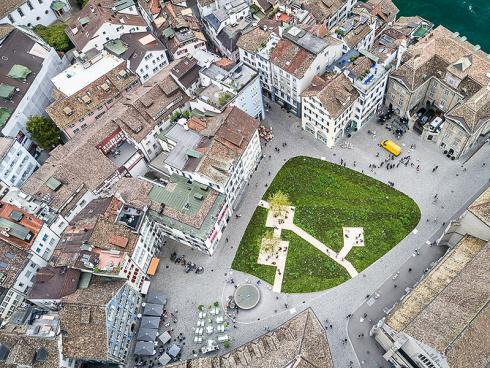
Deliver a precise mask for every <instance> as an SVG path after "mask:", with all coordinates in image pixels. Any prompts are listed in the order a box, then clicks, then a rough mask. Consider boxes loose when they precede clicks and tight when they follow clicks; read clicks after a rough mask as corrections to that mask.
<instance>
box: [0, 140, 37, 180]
mask: <svg viewBox="0 0 490 368" xmlns="http://www.w3.org/2000/svg"><path fill="white" fill-rule="evenodd" d="M38 167H39V163H38V162H37V161H36V159H35V158H34V157H33V156H32V155H31V154H30V153H29V152H28V151H27V149H25V147H24V146H22V145H21V144H20V143H19V142H17V141H14V144H13V145H12V147H11V148H10V150H9V152H8V153H7V155H6V156H5V157H4V158H3V159H2V161H0V180H3V181H4V182H5V183H6V184H7V185H9V186H13V187H20V186H21V185H22V184H23V183H24V182H25V181H26V180H27V179H28V178H29V177H30V176H31V175H32V173H33V172H34V170H35V169H36V168H38Z"/></svg>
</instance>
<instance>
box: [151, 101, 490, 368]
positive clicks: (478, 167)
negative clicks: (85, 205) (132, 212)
mask: <svg viewBox="0 0 490 368" xmlns="http://www.w3.org/2000/svg"><path fill="white" fill-rule="evenodd" d="M272 105H273V106H272V111H270V112H269V113H268V114H267V116H266V119H265V121H264V122H263V123H264V125H266V126H267V127H270V128H272V131H273V133H274V139H273V140H272V141H271V142H269V143H268V144H267V145H266V146H264V147H263V148H264V158H263V159H262V161H261V162H260V164H259V167H258V169H257V171H256V172H255V174H254V175H253V176H252V178H251V180H250V182H249V183H248V184H247V186H248V187H247V190H246V191H245V194H244V196H243V197H242V199H241V202H240V204H239V205H238V208H237V210H236V211H237V213H239V214H240V215H241V217H239V218H236V217H235V216H233V217H232V219H231V220H230V223H229V224H228V226H227V228H226V230H225V233H224V235H223V238H222V239H221V243H220V244H219V246H218V248H217V251H216V253H215V255H214V256H213V257H208V256H206V255H204V254H202V253H199V252H198V251H194V250H192V249H190V248H188V247H186V246H184V245H179V244H176V243H175V242H172V241H169V242H168V244H167V246H165V247H164V248H163V250H162V252H161V255H160V258H161V262H160V266H159V270H158V273H157V275H156V276H155V277H153V279H152V283H151V286H150V289H151V290H152V291H157V292H162V293H164V294H166V295H167V296H168V306H167V309H168V310H169V311H173V312H175V314H176V315H177V322H176V323H173V322H172V323H171V328H172V329H173V331H172V333H173V334H174V336H175V335H176V334H179V333H183V334H184V336H186V340H185V341H186V344H185V345H184V346H183V351H182V354H183V358H190V357H192V356H193V353H192V351H193V350H196V349H197V348H198V345H197V344H194V343H193V339H194V331H195V327H196V326H195V322H196V313H197V308H198V305H200V304H204V305H209V304H212V303H214V302H215V301H218V302H219V303H220V305H222V306H223V305H226V301H227V298H228V297H229V296H230V295H233V293H234V290H235V286H236V285H238V284H243V283H251V284H255V285H257V286H258V287H259V289H260V293H261V298H260V302H259V304H258V305H257V306H256V307H255V308H253V309H251V310H248V311H240V312H239V313H238V314H237V315H236V316H235V317H234V318H236V328H234V327H233V326H232V325H231V326H230V329H229V330H228V331H227V335H228V336H229V337H230V341H231V348H234V347H237V346H239V345H241V344H243V343H245V342H247V341H249V340H251V339H253V338H255V337H257V336H258V335H260V334H263V333H264V332H265V331H266V330H267V329H269V328H271V329H272V328H274V327H276V326H278V325H280V324H281V323H283V322H284V321H286V320H287V319H289V318H291V317H292V316H294V315H295V314H296V313H298V312H300V311H302V310H304V309H305V308H307V307H311V308H313V310H314V311H315V313H316V314H317V316H318V318H319V319H320V320H322V321H326V320H328V322H326V327H327V329H326V333H327V337H328V340H329V343H330V346H331V351H332V357H333V360H334V363H335V367H348V366H349V362H350V361H352V362H354V366H358V365H362V366H366V367H377V366H381V367H384V366H387V365H386V363H385V362H384V361H383V359H382V357H381V352H380V351H379V350H378V348H377V346H376V344H375V343H374V339H373V338H370V337H369V329H370V326H371V325H372V323H374V322H376V321H377V320H378V319H379V318H380V317H382V315H383V314H384V313H385V312H386V307H387V306H390V305H392V304H393V303H394V302H395V301H396V300H398V299H399V298H400V297H401V296H402V295H403V293H404V292H405V291H404V290H405V288H406V287H409V286H411V285H413V283H414V282H416V281H417V280H418V279H419V278H420V277H421V276H422V275H423V273H424V270H425V269H426V268H427V267H430V265H431V263H432V262H433V261H435V260H437V259H438V258H439V257H440V256H441V255H442V254H443V253H444V251H445V249H444V248H443V247H441V246H432V247H429V246H427V245H426V242H427V241H428V240H430V241H433V240H435V239H436V237H437V236H438V235H439V233H440V231H441V230H442V229H443V227H444V226H445V225H446V224H447V223H448V221H449V220H450V219H451V218H452V217H454V216H456V215H458V213H460V212H461V210H462V209H464V208H465V206H466V205H467V203H469V201H471V198H473V197H474V196H476V195H477V194H478V193H480V192H481V191H482V190H483V189H484V188H486V186H488V182H489V177H490V162H487V165H486V166H483V163H484V162H485V160H487V161H489V160H488V158H489V157H490V145H489V144H485V145H484V146H483V147H482V148H481V149H479V150H478V151H477V152H476V153H475V154H474V155H473V156H472V157H471V158H470V159H469V160H467V161H466V162H465V158H463V159H462V160H460V161H451V160H449V159H447V158H446V157H445V156H443V155H442V153H441V152H440V151H439V150H438V149H437V147H435V146H433V145H431V144H430V143H429V142H422V141H421V140H420V137H419V136H417V135H416V134H414V133H412V132H411V131H409V132H408V133H406V134H405V135H404V136H403V137H402V138H401V140H400V141H398V142H397V143H399V144H400V145H401V147H402V150H403V151H402V154H401V156H405V155H410V156H411V157H412V159H413V162H416V163H417V164H416V165H414V167H412V166H411V165H408V166H405V165H400V166H399V167H395V168H393V169H386V167H381V168H376V169H371V167H370V165H376V166H379V165H380V163H381V162H383V161H384V160H385V159H386V158H387V157H388V155H387V153H386V152H385V151H384V150H383V149H381V148H380V147H379V146H378V143H379V141H380V140H382V139H387V138H389V139H394V137H393V135H392V134H391V133H390V132H388V131H387V130H385V129H384V128H383V127H382V126H379V125H377V124H376V123H375V122H371V123H369V124H368V125H367V126H365V127H363V128H362V129H361V131H359V132H357V133H356V134H355V135H353V136H352V137H351V138H349V139H348V142H349V146H350V147H351V148H341V146H342V145H341V144H339V145H338V146H337V147H335V148H333V149H329V148H327V147H326V146H325V145H324V144H322V143H321V142H320V141H317V140H316V139H314V138H313V137H312V136H311V135H310V134H309V133H307V132H304V131H302V130H301V128H300V123H299V119H298V118H296V117H294V116H292V115H289V114H287V113H285V112H284V111H282V110H280V108H279V107H278V106H277V105H275V104H272ZM368 129H370V130H376V132H377V134H376V137H375V138H374V137H373V135H370V134H368V132H367V131H368ZM283 143H286V146H285V147H283V145H282V144H283ZM339 143H340V142H339ZM413 144H415V145H416V147H415V148H414V149H411V148H410V147H411V146H412V145H413ZM344 146H345V145H344ZM275 147H278V148H279V152H277V151H276V150H275V149H274V148H275ZM412 147H413V146H412ZM296 156H311V157H315V158H322V159H325V160H327V161H330V162H332V163H337V164H339V163H340V160H341V159H342V160H343V162H345V163H346V166H347V167H349V168H351V169H353V170H357V171H359V172H363V173H364V174H366V175H368V176H371V177H373V178H376V179H378V180H380V181H382V182H384V183H388V182H389V181H391V182H393V183H394V185H395V188H396V189H398V190H399V191H401V192H403V193H405V194H407V195H408V196H410V197H411V198H412V199H414V200H415V202H416V203H417V205H418V206H419V207H420V210H421V220H420V223H419V224H418V225H417V227H416V229H414V231H412V232H411V233H410V234H409V235H408V236H407V237H406V238H405V239H403V240H402V241H401V242H400V244H399V245H398V246H396V247H395V248H393V249H392V250H391V251H389V252H388V253H387V254H385V255H384V256H383V257H382V258H381V259H379V260H378V261H376V262H375V263H374V264H372V265H371V266H370V267H369V268H367V269H366V270H364V271H362V272H361V273H360V274H359V275H357V276H355V277H353V278H352V279H350V280H349V281H347V282H345V283H344V284H342V285H339V286H337V287H335V288H332V289H329V290H326V291H323V292H317V293H308V294H290V295H288V294H284V293H276V292H274V291H273V285H269V284H267V283H265V282H263V281H260V280H258V279H257V278H255V277H254V276H251V275H248V274H244V273H241V272H237V271H232V270H231V269H230V265H231V263H232V261H233V258H234V256H235V252H236V250H237V248H238V244H239V243H240V240H241V238H242V236H243V234H244V232H245V229H246V227H247V225H248V222H249V220H250V218H251V216H252V214H253V213H254V211H255V209H256V207H257V206H258V204H259V201H260V200H261V199H262V198H263V196H264V193H265V191H266V190H267V187H266V184H267V185H269V184H270V182H271V181H272V179H273V178H274V175H275V174H276V173H277V172H278V171H279V170H280V169H281V167H282V165H283V164H284V163H285V162H286V161H287V160H288V159H290V158H292V157H296ZM463 163H464V165H463ZM417 165H420V166H419V169H418V170H417V168H416V166H417ZM436 165H438V169H437V171H436V172H433V171H432V169H433V167H435V166H436ZM385 166H386V165H385ZM269 171H270V172H271V175H269ZM436 194H437V200H435V201H434V196H435V195H436ZM349 231H354V230H349ZM354 232H355V233H356V232H357V233H358V234H362V231H361V230H359V229H358V230H355V231H354ZM345 244H346V243H344V245H345ZM350 245H352V246H356V244H350ZM350 245H349V246H350ZM357 245H359V244H357ZM415 249H419V250H420V253H421V255H420V256H416V257H415V256H414V255H413V253H414V250H415ZM174 251H175V252H177V254H178V255H182V254H185V255H186V259H187V260H190V261H192V262H194V263H196V264H198V265H199V266H203V267H204V268H205V272H204V273H203V274H201V275H197V274H194V273H185V272H184V268H183V267H182V266H181V265H177V264H174V263H173V262H171V261H170V255H171V253H172V252H174ZM344 253H345V251H344V250H342V251H340V254H341V255H342V254H344ZM342 258H344V257H341V256H340V259H342ZM408 264H410V268H412V272H407V271H406V268H407V267H409V266H407V265H408ZM397 272H400V273H399V274H398V276H397V279H396V280H397V281H396V283H397V286H398V287H396V288H395V287H393V283H394V281H393V279H392V277H393V275H394V274H396V273H397ZM367 295H369V297H368V298H367ZM358 309H359V310H358ZM348 314H354V315H353V316H352V317H351V318H350V319H348V318H346V315H348ZM365 314H366V317H364V315H365ZM348 326H349V329H348ZM361 331H362V332H361ZM360 334H364V337H358V336H359V335H360ZM345 338H348V339H349V340H348V342H347V343H344V342H343V340H344V339H345ZM225 350H226V349H224V348H221V349H220V351H219V353H220V354H221V353H223V352H224V351H225ZM354 351H355V353H354ZM356 354H357V356H359V361H358V359H357V357H356ZM362 362H364V363H363V364H361V363H362Z"/></svg>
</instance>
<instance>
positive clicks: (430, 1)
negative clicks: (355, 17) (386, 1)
mask: <svg viewBox="0 0 490 368" xmlns="http://www.w3.org/2000/svg"><path fill="white" fill-rule="evenodd" d="M394 2H395V4H396V6H398V8H399V9H400V13H399V16H409V15H420V16H421V17H423V18H425V19H428V20H430V21H431V22H433V23H434V24H435V25H439V24H442V25H443V26H445V27H446V28H448V29H450V30H451V31H454V32H459V33H460V34H461V35H462V36H466V37H468V40H469V41H470V42H471V43H473V44H478V45H480V46H481V47H482V49H483V50H485V51H486V52H488V53H490V0H394Z"/></svg>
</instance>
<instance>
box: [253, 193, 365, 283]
mask: <svg viewBox="0 0 490 368" xmlns="http://www.w3.org/2000/svg"><path fill="white" fill-rule="evenodd" d="M259 206H261V207H264V208H268V209H269V208H270V206H269V203H268V202H266V201H264V200H261V201H260V202H259ZM294 210H295V208H294V207H287V208H285V209H284V212H283V213H284V214H285V215H284V216H277V215H276V216H274V214H273V213H272V211H269V213H268V215H267V221H266V224H265V226H266V227H273V228H274V237H275V238H280V236H281V229H285V230H290V231H292V232H293V233H295V234H296V235H298V236H299V237H301V238H303V239H304V240H306V241H307V242H308V243H310V244H311V245H313V246H314V247H315V248H316V249H318V250H319V251H320V252H322V253H323V254H325V255H326V256H328V257H330V258H331V259H332V260H334V261H335V262H337V263H338V264H339V265H341V266H342V267H344V268H345V269H346V270H347V272H348V273H349V275H350V277H356V276H357V275H358V272H357V270H356V269H355V268H354V266H353V265H352V264H351V263H350V262H349V261H347V260H346V259H345V256H346V255H347V254H348V253H349V250H350V249H351V248H352V246H353V245H352V244H350V243H351V242H348V245H347V246H345V245H344V248H345V250H344V248H342V251H344V252H343V253H339V254H337V253H336V252H335V251H333V250H332V249H330V248H329V247H327V246H326V245H325V244H323V243H322V242H321V241H319V240H318V239H316V238H315V237H313V236H311V235H310V234H309V233H307V232H306V231H304V230H303V229H301V228H300V227H298V226H296V225H295V224H294V223H293V218H294ZM344 229H356V231H354V230H352V237H353V238H355V236H356V232H359V230H357V229H359V228H344ZM361 229H362V228H361ZM348 231H349V230H348ZM360 232H361V233H362V230H361V231H360ZM344 237H345V230H344ZM352 243H354V245H355V239H353V241H352ZM363 243H364V238H363ZM342 251H341V252H342ZM280 253H281V255H282V253H286V255H287V251H286V252H280ZM344 253H345V254H344ZM280 258H281V260H282V261H283V262H284V264H283V265H282V267H283V268H282V269H281V271H279V274H278V273H277V271H276V278H275V279H274V286H275V288H276V290H280V287H279V288H278V287H277V286H276V284H279V281H278V279H279V278H280V284H282V278H283V276H284V267H285V266H286V256H284V257H280ZM259 260H260V255H259ZM278 270H279V268H278ZM278 276H279V277H278ZM280 284H279V285H280ZM273 290H274V288H273Z"/></svg>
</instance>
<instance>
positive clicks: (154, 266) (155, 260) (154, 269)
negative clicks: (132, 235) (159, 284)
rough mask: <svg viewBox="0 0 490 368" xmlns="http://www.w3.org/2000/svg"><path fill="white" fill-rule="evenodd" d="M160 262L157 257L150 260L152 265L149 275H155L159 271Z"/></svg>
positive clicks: (149, 268)
mask: <svg viewBox="0 0 490 368" xmlns="http://www.w3.org/2000/svg"><path fill="white" fill-rule="evenodd" d="M159 263H160V259H158V258H157V257H153V258H152V259H151V262H150V267H148V272H147V273H148V275H150V276H153V275H154V274H155V273H156V272H157V267H158V264H159Z"/></svg>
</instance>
